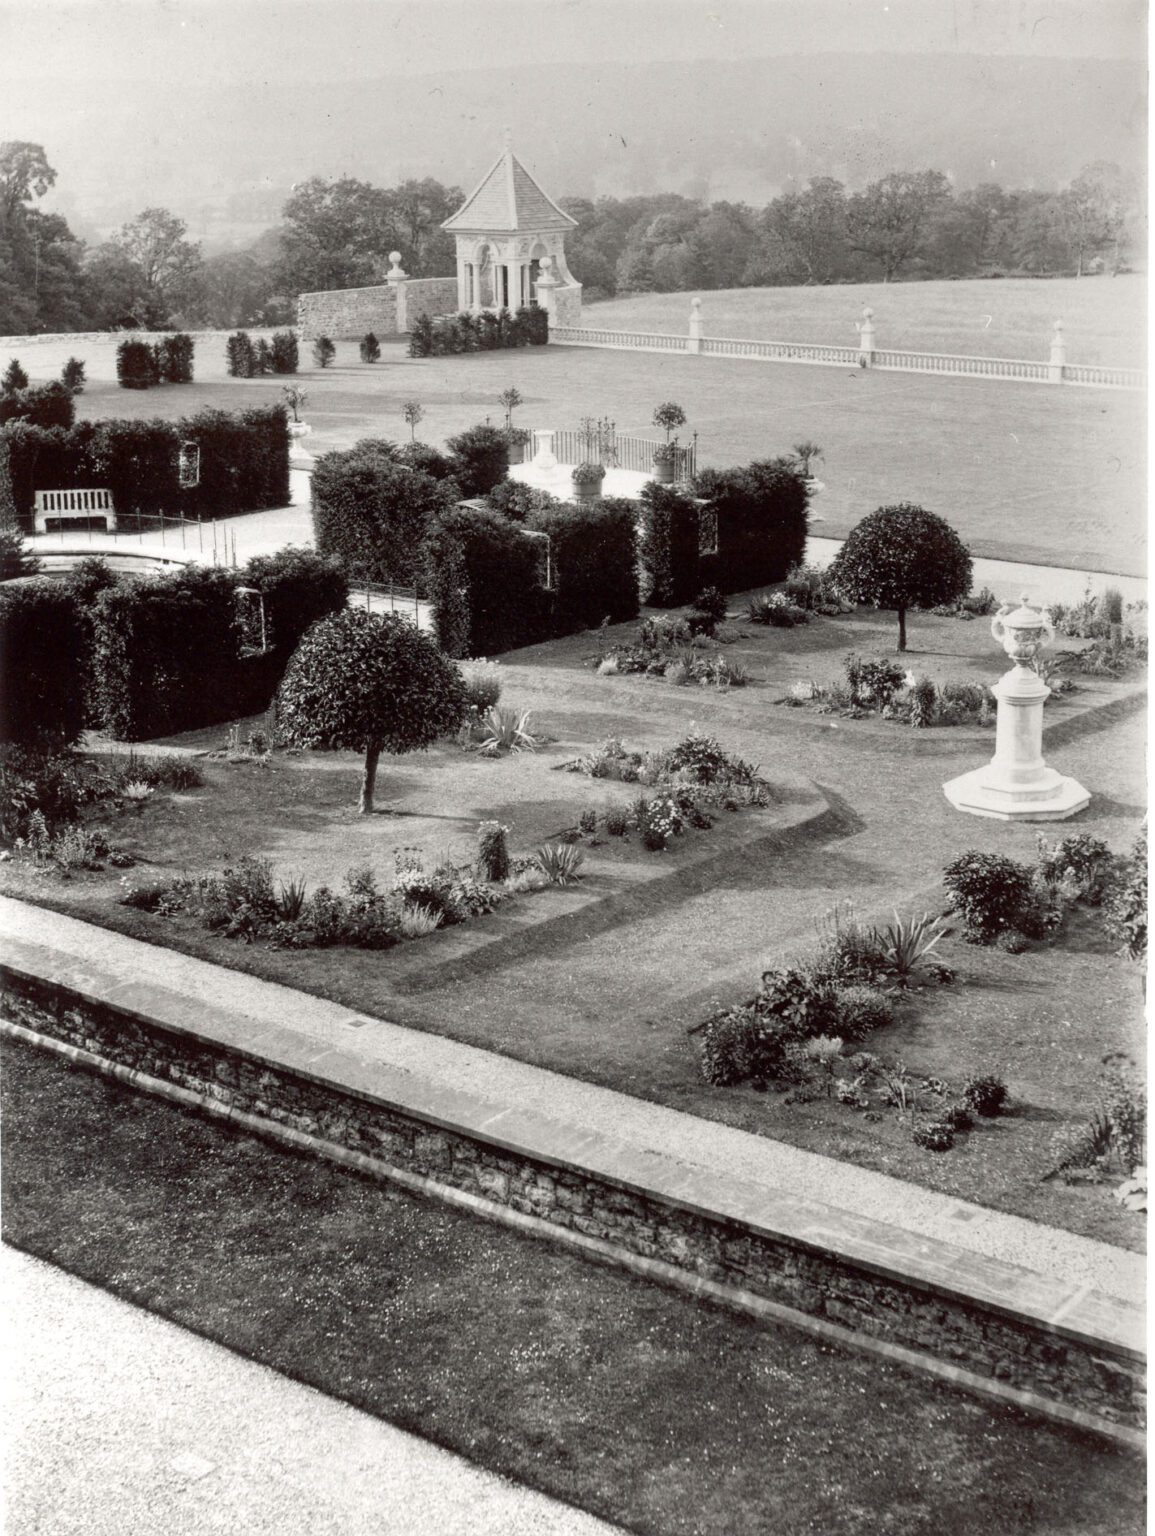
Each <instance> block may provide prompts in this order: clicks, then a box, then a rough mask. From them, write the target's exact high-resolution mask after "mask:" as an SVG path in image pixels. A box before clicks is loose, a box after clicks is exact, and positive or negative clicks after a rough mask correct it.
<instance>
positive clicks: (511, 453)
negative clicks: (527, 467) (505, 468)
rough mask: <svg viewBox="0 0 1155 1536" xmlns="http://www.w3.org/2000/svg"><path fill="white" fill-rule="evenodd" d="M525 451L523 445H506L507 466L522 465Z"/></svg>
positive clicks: (524, 445)
mask: <svg viewBox="0 0 1155 1536" xmlns="http://www.w3.org/2000/svg"><path fill="white" fill-rule="evenodd" d="M525 450H526V444H525V443H506V445H505V462H506V463H507V464H524V463H525Z"/></svg>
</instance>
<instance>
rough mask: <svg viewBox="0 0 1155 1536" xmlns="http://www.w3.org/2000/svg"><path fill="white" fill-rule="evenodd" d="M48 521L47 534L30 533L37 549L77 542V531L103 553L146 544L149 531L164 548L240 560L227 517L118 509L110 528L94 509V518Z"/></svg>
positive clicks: (233, 562) (217, 562) (95, 551)
mask: <svg viewBox="0 0 1155 1536" xmlns="http://www.w3.org/2000/svg"><path fill="white" fill-rule="evenodd" d="M47 521H48V523H49V524H50V526H49V527H48V528H47V530H46V531H45V532H44V533H35V534H32V535H30V537H31V538H32V541H33V547H34V548H35V549H37V550H51V549H52V548H53V547H55V543H54V542H51V543H50V542H48V541H57V540H58V541H59V544H60V546H61V547H63V546H64V545H65V544H67V543H71V544H75V542H76V536H77V534H86V535H87V536H88V538H89V539H92V540H94V541H96V540H99V541H100V542H99V543H97V542H93V545H92V550H91V553H92V554H101V553H103V552H108V551H109V550H114V549H119V548H120V547H121V546H122V545H123V544H125V543H126V542H127V541H129V540H135V541H136V542H137V543H138V544H141V545H143V543H144V539H145V535H146V534H151V535H155V534H158V533H159V534H160V544H161V548H162V549H173V550H176V549H182V550H185V551H186V552H190V551H193V550H195V551H196V552H197V553H198V554H201V555H204V556H207V557H208V559H210V560H211V561H212V563H213V564H214V565H236V563H237V535H236V529H235V528H231V527H230V526H229V522H230V520H229V519H227V518H225V519H213V520H211V521H209V522H205V521H204V519H203V518H199V517H180V516H178V515H177V514H175V513H173V514H169V513H167V512H154V513H147V514H146V513H141V512H117V514H116V527H115V528H109V527H108V525H107V518H106V515H105V514H100V513H96V512H94V513H93V514H92V516H91V517H86V516H84V515H83V513H70V514H61V515H60V516H59V517H55V516H49V518H48V519H47Z"/></svg>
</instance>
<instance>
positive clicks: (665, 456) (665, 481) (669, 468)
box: [654, 443, 678, 485]
mask: <svg viewBox="0 0 1155 1536" xmlns="http://www.w3.org/2000/svg"><path fill="white" fill-rule="evenodd" d="M677 463H678V449H677V446H676V445H675V444H674V443H663V444H662V446H661V447H660V448H655V449H654V479H655V480H656V481H657V482H658V484H659V485H673V483H674V481H675V480H676V478H677Z"/></svg>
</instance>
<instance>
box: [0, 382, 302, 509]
mask: <svg viewBox="0 0 1155 1536" xmlns="http://www.w3.org/2000/svg"><path fill="white" fill-rule="evenodd" d="M0 430H2V431H3V432H4V435H5V437H6V438H7V441H8V447H9V456H10V457H9V464H10V469H11V474H12V490H13V495H14V497H15V500H16V510H17V513H18V515H19V516H20V518H21V519H22V520H23V521H24V522H26V523H27V522H28V521H30V519H31V517H32V510H33V505H34V501H35V494H36V492H37V491H48V490H67V489H69V488H70V487H73V486H81V487H86V488H95V487H102V488H105V487H106V488H107V489H108V490H110V491H111V492H112V499H113V504H114V505H115V507H116V510H117V511H118V512H120V513H125V514H130V513H139V514H141V515H142V516H146V517H147V516H153V515H155V514H157V513H160V512H164V513H166V514H168V515H170V516H171V515H173V514H180V515H183V516H185V517H196V516H198V515H200V516H202V517H232V516H234V515H235V514H237V513H241V512H259V511H264V510H265V509H267V508H269V507H283V506H287V505H288V501H289V434H288V426H287V417H286V414H285V409H284V407H283V406H281V405H273V406H261V407H257V408H255V409H253V410H247V411H239V412H231V411H215V410H204V411H200V412H198V413H197V414H196V415H195V416H186V417H184V418H182V419H180V420H178V421H166V420H162V419H161V418H159V417H157V418H153V419H152V420H140V421H135V420H109V421H78V422H77V423H76V424H75V425H74V426H72V427H69V428H64V427H37V426H33V425H31V424H30V423H28V422H24V421H13V422H9V423H8V425H7V426H5V427H3V428H0ZM184 442H194V443H197V444H198V445H199V447H200V450H201V454H200V484H199V485H196V486H192V487H187V488H186V487H182V486H181V484H180V479H179V473H178V456H179V452H180V445H181V444H182V443H184Z"/></svg>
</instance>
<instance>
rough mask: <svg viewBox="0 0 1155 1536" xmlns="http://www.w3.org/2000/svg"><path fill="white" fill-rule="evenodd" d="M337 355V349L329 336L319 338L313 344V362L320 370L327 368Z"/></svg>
mask: <svg viewBox="0 0 1155 1536" xmlns="http://www.w3.org/2000/svg"><path fill="white" fill-rule="evenodd" d="M336 355H337V348H336V347H335V346H334V345H333V343H332V342H331V341H330V340H329V338H328V337H327V336H318V337H317V339H316V341H315V342H314V343H313V361H314V362H315V363H316V365H317V367H318V368H327V367H328V366H329V364H330V363H331V362H332V361H333V359H334V358H335V357H336Z"/></svg>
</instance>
